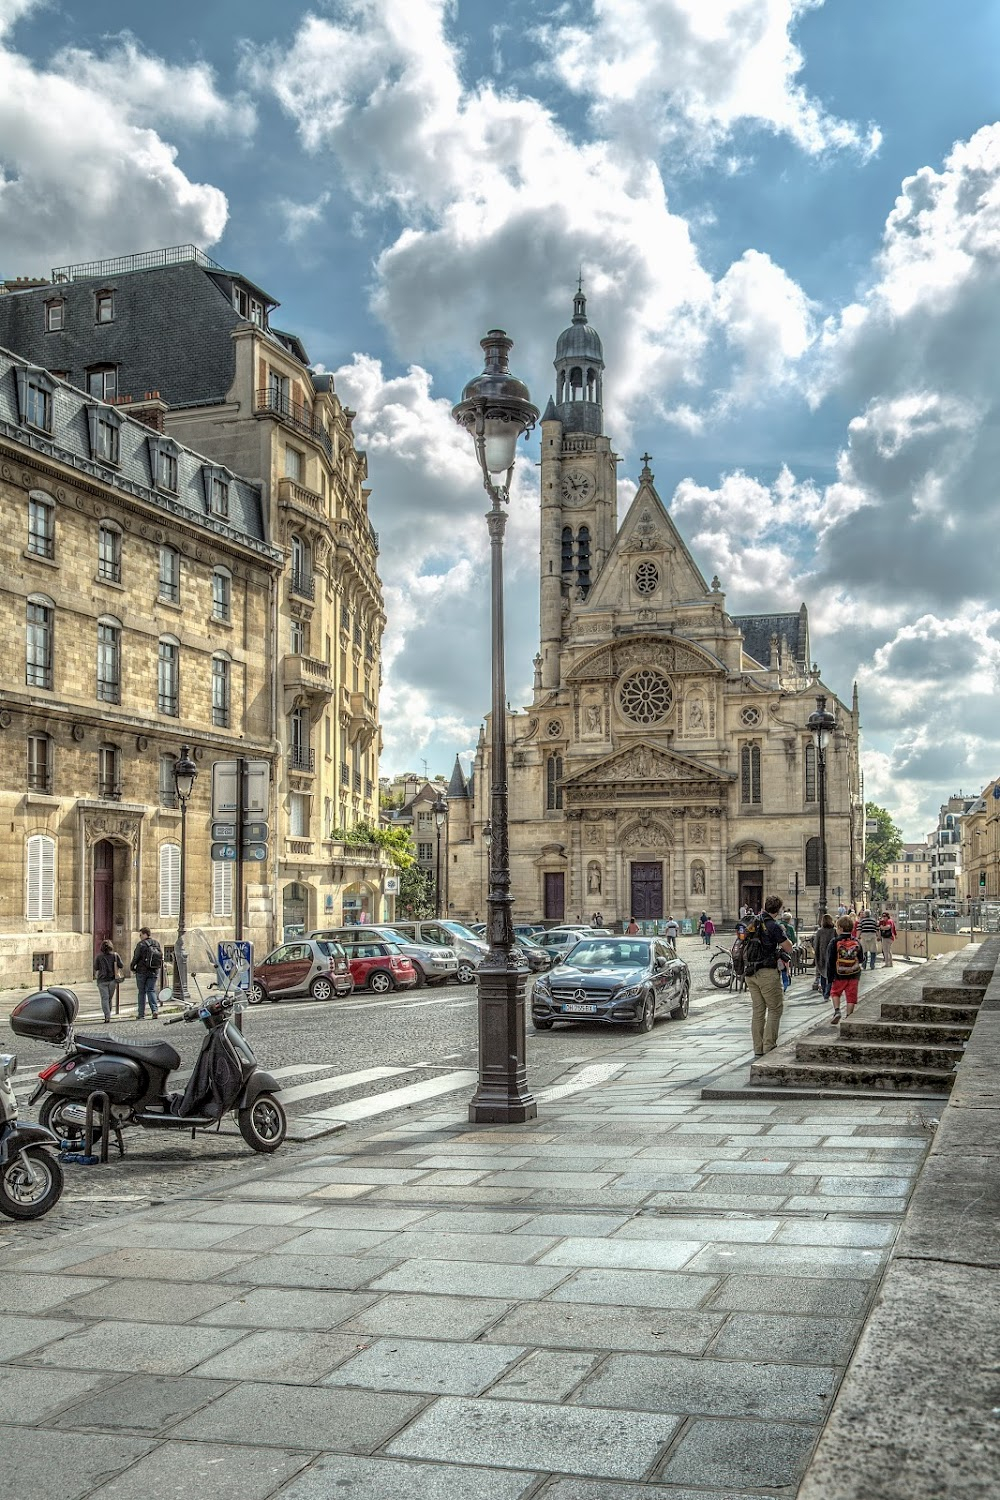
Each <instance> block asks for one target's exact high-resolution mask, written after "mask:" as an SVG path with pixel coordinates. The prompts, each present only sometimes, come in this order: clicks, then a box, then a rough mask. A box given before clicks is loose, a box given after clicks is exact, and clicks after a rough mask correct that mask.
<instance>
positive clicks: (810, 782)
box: [806, 745, 819, 802]
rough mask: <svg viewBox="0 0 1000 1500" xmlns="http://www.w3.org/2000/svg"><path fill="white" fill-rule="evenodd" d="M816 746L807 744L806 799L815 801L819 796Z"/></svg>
mask: <svg viewBox="0 0 1000 1500" xmlns="http://www.w3.org/2000/svg"><path fill="white" fill-rule="evenodd" d="M816 787H817V781H816V746H815V745H807V746H806V801H807V802H815V801H816V800H817V798H818V796H819V793H818V792H817V790H816Z"/></svg>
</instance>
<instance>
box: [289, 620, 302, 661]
mask: <svg viewBox="0 0 1000 1500" xmlns="http://www.w3.org/2000/svg"><path fill="white" fill-rule="evenodd" d="M288 649H289V650H290V651H291V653H292V655H293V656H305V654H306V627H305V625H304V624H303V623H302V621H301V620H293V621H292V624H291V630H290V639H289V642H288Z"/></svg>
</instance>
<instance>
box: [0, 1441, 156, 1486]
mask: <svg viewBox="0 0 1000 1500" xmlns="http://www.w3.org/2000/svg"><path fill="white" fill-rule="evenodd" d="M151 1446H152V1444H151V1443H150V1441H149V1440H148V1439H142V1438H132V1437H119V1436H115V1437H109V1436H106V1435H105V1434H103V1433H89V1434H86V1435H83V1434H81V1433H78V1432H56V1431H54V1430H53V1429H52V1428H44V1429H38V1428H36V1429H32V1428H28V1427H3V1428H0V1452H2V1454H3V1486H4V1492H5V1494H7V1495H9V1496H12V1497H13V1496H16V1497H17V1500H52V1497H53V1496H54V1495H58V1496H59V1500H79V1497H80V1496H81V1495H88V1496H89V1495H91V1494H92V1493H93V1488H94V1486H95V1485H101V1484H102V1482H103V1481H105V1480H108V1479H111V1477H112V1476H113V1475H115V1474H117V1473H119V1472H120V1471H121V1470H122V1469H128V1468H129V1465H131V1464H134V1463H135V1462H136V1460H137V1459H141V1458H142V1457H143V1455H144V1454H146V1453H148V1452H149V1450H150V1447H151ZM129 1479H130V1481H131V1475H129ZM100 1493H101V1496H102V1500H107V1496H106V1491H105V1490H104V1489H103V1488H102V1490H101V1492H100ZM137 1493H141V1491H136V1490H134V1489H131V1488H128V1489H125V1490H123V1491H119V1495H120V1497H121V1500H135V1496H136V1494H137ZM162 1493H164V1492H162V1491H161V1494H162Z"/></svg>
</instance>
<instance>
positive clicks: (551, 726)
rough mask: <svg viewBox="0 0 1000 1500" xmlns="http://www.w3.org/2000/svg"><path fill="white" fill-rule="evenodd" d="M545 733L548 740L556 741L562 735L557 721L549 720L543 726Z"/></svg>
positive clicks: (560, 726) (560, 725)
mask: <svg viewBox="0 0 1000 1500" xmlns="http://www.w3.org/2000/svg"><path fill="white" fill-rule="evenodd" d="M545 732H546V734H547V735H548V737H549V739H550V740H557V739H558V738H559V736H560V735H561V734H562V724H561V723H560V722H559V720H558V719H550V720H549V722H548V724H547V725H546V726H545Z"/></svg>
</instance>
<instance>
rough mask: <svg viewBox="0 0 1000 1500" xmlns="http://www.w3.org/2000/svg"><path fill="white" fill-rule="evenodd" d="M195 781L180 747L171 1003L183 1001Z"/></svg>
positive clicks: (193, 767) (184, 747)
mask: <svg viewBox="0 0 1000 1500" xmlns="http://www.w3.org/2000/svg"><path fill="white" fill-rule="evenodd" d="M197 778H198V767H197V766H196V765H195V763H194V761H193V760H192V759H191V746H190V745H182V746H181V753H180V755H179V756H178V758H177V760H175V761H174V789H175V791H176V793H177V800H178V802H179V803H180V805H181V858H180V869H179V870H178V872H177V883H178V891H177V941H176V942H175V943H174V984H173V996H172V998H173V999H174V1000H181V1001H184V1000H186V999H187V955H186V954H185V952H184V931H185V910H184V884H185V880H186V876H187V805H188V802H189V801H190V798H191V793H192V792H193V791H194V784H195V781H196V780H197Z"/></svg>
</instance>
